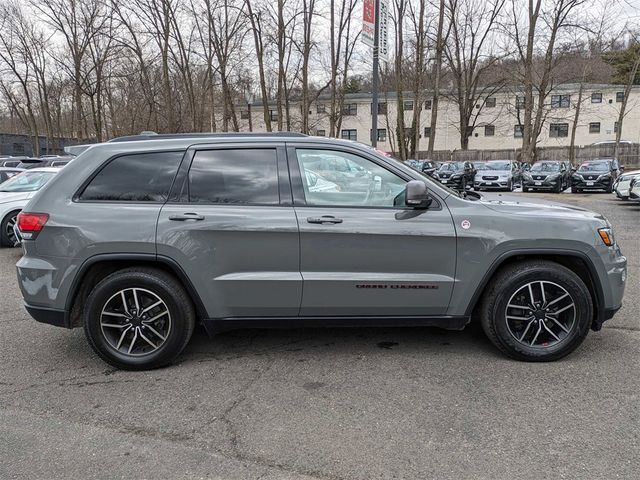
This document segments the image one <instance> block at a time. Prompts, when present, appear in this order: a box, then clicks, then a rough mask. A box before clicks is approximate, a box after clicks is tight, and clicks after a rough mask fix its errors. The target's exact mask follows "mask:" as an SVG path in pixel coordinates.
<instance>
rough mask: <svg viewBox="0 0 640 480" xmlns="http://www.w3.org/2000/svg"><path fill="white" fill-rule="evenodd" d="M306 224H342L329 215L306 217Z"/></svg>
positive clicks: (340, 220) (339, 220)
mask: <svg viewBox="0 0 640 480" xmlns="http://www.w3.org/2000/svg"><path fill="white" fill-rule="evenodd" d="M307 223H319V224H321V225H322V224H325V223H342V219H341V218H336V217H334V216H331V215H323V216H322V217H307Z"/></svg>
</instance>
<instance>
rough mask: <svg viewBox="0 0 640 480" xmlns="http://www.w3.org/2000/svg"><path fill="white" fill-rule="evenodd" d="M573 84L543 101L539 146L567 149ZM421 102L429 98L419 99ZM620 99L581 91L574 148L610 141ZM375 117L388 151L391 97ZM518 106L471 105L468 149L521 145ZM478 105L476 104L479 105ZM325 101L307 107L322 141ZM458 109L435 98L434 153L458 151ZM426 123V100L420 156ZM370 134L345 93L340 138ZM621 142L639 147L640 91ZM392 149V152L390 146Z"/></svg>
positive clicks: (609, 91)
mask: <svg viewBox="0 0 640 480" xmlns="http://www.w3.org/2000/svg"><path fill="white" fill-rule="evenodd" d="M578 90H579V85H577V84H566V85H559V86H557V87H556V88H554V90H553V91H552V92H551V94H550V95H549V96H548V97H547V102H548V105H547V106H546V108H545V116H546V118H545V121H544V127H543V129H542V133H541V135H540V138H539V144H538V145H539V146H542V147H551V146H568V145H569V144H570V137H571V128H572V124H573V122H574V116H575V111H576V107H577V103H578ZM425 96H426V97H427V98H430V97H431V95H430V94H429V92H427V93H426V94H425ZM623 97H624V87H623V86H621V85H596V84H588V85H584V86H583V94H582V101H581V105H580V115H579V119H578V127H577V130H576V141H575V144H576V145H577V146H584V145H591V144H593V143H594V142H600V141H605V140H615V131H616V128H617V127H616V124H617V120H618V115H619V112H620V106H621V105H622V99H623ZM379 101H380V107H379V111H380V114H379V115H378V129H379V133H378V139H379V141H378V148H380V149H383V150H387V151H391V150H393V148H392V147H393V146H395V145H397V141H395V139H393V145H392V139H391V138H390V136H391V135H393V134H394V133H393V132H395V128H396V111H397V109H396V98H395V93H381V94H380V100H379ZM523 101H524V97H523V96H522V93H519V92H518V91H517V89H515V88H513V89H509V88H505V89H502V90H501V91H500V92H498V93H496V94H494V95H491V96H490V97H487V98H485V99H484V105H480V104H478V105H476V108H477V109H478V111H479V113H478V118H477V121H476V122H475V129H474V130H473V133H472V135H471V137H470V138H469V149H471V150H499V149H516V148H519V147H521V146H522V137H521V130H520V128H519V126H518V115H520V116H522V115H524V111H523V110H521V109H519V108H518V106H519V104H520V102H523ZM479 103H480V102H479ZM404 107H405V108H404V109H405V125H406V126H407V127H409V126H410V125H411V121H412V118H413V113H414V112H413V109H414V108H415V104H414V101H413V100H412V97H411V95H410V94H406V95H405V96H404ZM241 110H242V112H241V115H240V118H241V120H239V121H240V129H241V130H243V131H248V130H249V122H248V108H247V107H244V108H242V109H241ZM328 110H329V102H328V99H327V98H323V97H320V98H319V99H318V101H316V102H314V103H313V104H312V105H311V108H310V114H309V117H310V118H309V124H310V126H311V133H312V134H314V135H319V136H324V135H327V134H328V132H329V118H328V113H326V112H328ZM291 112H292V117H293V122H292V128H291V129H292V130H296V129H297V128H296V127H298V126H299V118H300V117H299V112H300V104H299V102H292V105H291ZM271 116H272V120H273V122H272V127H273V129H274V130H275V129H276V125H277V122H276V120H277V109H276V107H275V105H274V106H272V110H271ZM458 116H459V114H458V105H457V104H456V103H454V102H453V101H452V100H451V99H450V98H448V97H447V95H446V94H444V95H442V96H441V99H440V102H439V109H438V122H437V127H436V137H435V138H436V140H435V150H449V151H453V150H459V149H460V132H459V126H458ZM251 121H252V129H253V131H264V130H265V125H264V119H263V113H262V104H261V103H254V104H253V105H252V108H251ZM430 123H431V100H429V99H428V100H426V101H425V103H424V104H423V110H422V113H421V119H420V148H419V150H420V151H426V150H427V146H428V141H429V139H428V137H429V135H430V129H429V125H430ZM370 129H371V94H368V93H357V94H347V95H346V100H345V105H344V109H343V119H342V125H341V129H340V135H339V136H340V137H342V138H347V139H350V140H357V141H360V142H363V143H370V131H371V130H370ZM622 139H623V140H628V141H632V142H634V143H640V87H634V88H633V89H632V92H631V95H630V98H629V100H628V102H627V108H626V114H625V118H624V122H623V130H622ZM396 148H397V147H396Z"/></svg>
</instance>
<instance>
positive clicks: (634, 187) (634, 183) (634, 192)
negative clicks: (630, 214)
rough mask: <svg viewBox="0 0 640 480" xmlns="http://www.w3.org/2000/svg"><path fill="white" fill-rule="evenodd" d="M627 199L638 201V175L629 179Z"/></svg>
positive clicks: (639, 177) (639, 178)
mask: <svg viewBox="0 0 640 480" xmlns="http://www.w3.org/2000/svg"><path fill="white" fill-rule="evenodd" d="M629 200H635V201H636V202H640V176H637V177H636V178H634V179H633V180H631V186H630V187H629Z"/></svg>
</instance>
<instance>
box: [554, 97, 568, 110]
mask: <svg viewBox="0 0 640 480" xmlns="http://www.w3.org/2000/svg"><path fill="white" fill-rule="evenodd" d="M570 104H571V95H551V108H569V106H570Z"/></svg>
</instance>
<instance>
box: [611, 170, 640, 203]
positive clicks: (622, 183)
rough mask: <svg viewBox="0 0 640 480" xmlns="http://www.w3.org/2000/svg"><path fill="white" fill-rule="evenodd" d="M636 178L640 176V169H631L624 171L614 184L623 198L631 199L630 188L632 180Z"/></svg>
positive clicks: (617, 193) (615, 189)
mask: <svg viewBox="0 0 640 480" xmlns="http://www.w3.org/2000/svg"><path fill="white" fill-rule="evenodd" d="M634 178H640V170H631V171H628V172H624V173H622V174H621V175H620V176H619V177H618V179H617V180H616V181H615V183H614V184H613V190H614V191H615V192H616V195H617V197H618V198H619V199H621V200H628V199H629V189H630V187H631V181H632V180H633V179H634Z"/></svg>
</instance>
